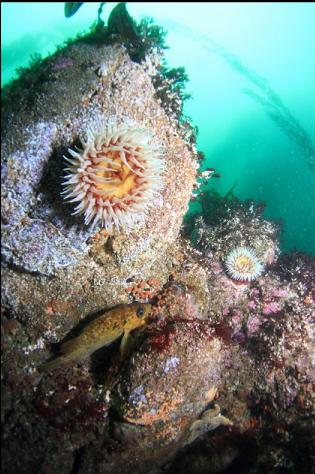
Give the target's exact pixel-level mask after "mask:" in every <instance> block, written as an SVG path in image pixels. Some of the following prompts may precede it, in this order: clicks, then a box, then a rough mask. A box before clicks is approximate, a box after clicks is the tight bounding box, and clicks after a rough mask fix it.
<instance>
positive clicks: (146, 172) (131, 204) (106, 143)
mask: <svg viewBox="0 0 315 474" xmlns="http://www.w3.org/2000/svg"><path fill="white" fill-rule="evenodd" d="M149 140H150V135H149V133H148V132H147V131H146V130H143V129H133V128H124V129H119V130H109V129H106V128H105V127H100V126H99V127H98V129H89V130H88V134H87V141H86V142H83V149H82V150H78V151H74V150H71V149H69V150H68V151H69V153H70V155H71V156H72V158H67V157H65V159H66V160H67V162H68V163H69V165H70V166H69V167H68V168H66V171H68V174H67V175H66V176H65V181H64V182H63V186H64V191H63V193H62V194H63V195H64V198H65V199H66V200H68V201H69V202H77V203H78V205H77V206H76V208H75V210H74V212H73V215H75V214H84V223H85V224H86V225H89V224H90V225H91V226H92V228H94V227H95V226H96V225H97V224H99V225H101V226H102V227H105V229H106V230H109V231H111V230H113V229H114V228H116V229H125V230H128V229H130V228H132V227H134V225H135V224H136V223H137V222H139V221H141V220H143V217H144V215H145V214H146V212H147V210H148V208H149V207H150V206H152V204H153V201H154V198H155V197H156V196H157V194H158V192H159V190H160V188H161V186H162V178H161V170H162V167H163V161H162V160H161V159H160V157H159V149H158V147H157V146H153V145H151V144H149Z"/></svg>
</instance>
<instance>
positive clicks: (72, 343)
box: [60, 337, 80, 354]
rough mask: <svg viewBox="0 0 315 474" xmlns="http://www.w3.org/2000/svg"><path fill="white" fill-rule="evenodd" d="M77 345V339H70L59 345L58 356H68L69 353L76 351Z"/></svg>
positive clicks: (78, 343)
mask: <svg viewBox="0 0 315 474" xmlns="http://www.w3.org/2000/svg"><path fill="white" fill-rule="evenodd" d="M79 345H80V341H79V337H75V338H73V339H70V340H69V341H66V342H64V343H63V344H61V347H60V354H68V353H69V352H73V351H74V350H75V349H78V346H79Z"/></svg>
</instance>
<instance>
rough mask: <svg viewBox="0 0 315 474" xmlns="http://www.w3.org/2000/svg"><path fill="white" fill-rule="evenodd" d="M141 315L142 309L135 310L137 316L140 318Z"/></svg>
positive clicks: (142, 313)
mask: <svg viewBox="0 0 315 474" xmlns="http://www.w3.org/2000/svg"><path fill="white" fill-rule="evenodd" d="M143 315H144V309H142V308H139V309H137V316H138V317H139V318H141V317H142V316H143Z"/></svg>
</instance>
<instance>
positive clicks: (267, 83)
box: [1, 2, 315, 254]
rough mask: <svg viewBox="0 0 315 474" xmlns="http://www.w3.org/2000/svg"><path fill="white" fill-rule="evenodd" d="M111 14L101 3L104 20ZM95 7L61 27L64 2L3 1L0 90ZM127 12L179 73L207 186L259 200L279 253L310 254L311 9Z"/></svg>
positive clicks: (314, 93)
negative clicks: (274, 229)
mask: <svg viewBox="0 0 315 474" xmlns="http://www.w3.org/2000/svg"><path fill="white" fill-rule="evenodd" d="M114 5H115V3H113V4H112V3H111V4H105V6H104V9H103V13H102V18H103V19H104V20H105V21H106V19H107V18H108V15H109V13H110V11H111V10H112V7H113V6H114ZM98 7H99V3H98V2H95V3H94V2H92V3H89V4H84V5H83V6H82V8H81V9H80V10H79V11H78V12H77V13H76V14H75V16H73V17H72V18H65V17H64V4H63V3H54V2H52V3H45V2H41V3H35V2H17V3H9V2H3V3H2V4H1V10H2V16H1V26H2V33H1V34H2V50H1V52H2V54H1V63H2V76H1V83H2V86H3V85H5V84H6V83H8V82H9V81H10V80H11V79H12V78H15V77H17V74H16V69H17V68H19V67H25V66H27V65H28V64H29V62H30V59H31V57H32V55H35V54H40V55H42V56H43V57H45V56H47V55H49V54H50V53H53V52H54V51H55V48H56V46H58V45H60V44H62V43H63V42H64V41H65V40H67V39H69V38H71V37H73V36H75V35H76V34H78V33H79V32H82V31H87V30H88V29H89V27H90V26H91V24H92V22H93V21H95V19H96V15H97V9H98ZM128 11H129V12H130V14H131V15H132V16H133V17H134V18H135V20H137V21H138V20H140V19H141V18H142V17H144V16H149V17H153V18H154V20H155V22H156V23H157V24H159V25H161V26H162V27H164V28H165V29H166V30H167V32H168V34H167V37H166V42H167V45H168V46H169V49H168V50H166V52H165V55H166V58H167V61H168V64H169V66H170V67H181V66H183V67H185V69H186V72H187V74H188V77H189V82H187V85H186V91H187V93H188V94H190V95H191V98H190V99H189V100H186V102H185V109H184V110H185V113H186V114H187V115H188V116H190V117H191V119H192V122H193V124H194V125H195V126H197V127H198V131H199V134H198V149H199V150H201V151H203V152H204V153H205V155H206V160H205V161H203V163H202V169H206V168H207V167H211V168H215V171H216V173H218V174H219V175H220V177H219V178H218V179H211V180H210V182H209V184H208V187H209V188H210V189H215V190H216V191H218V192H219V193H220V194H221V195H225V194H226V193H227V192H228V191H229V190H230V189H231V188H233V192H234V194H235V195H236V196H237V197H238V198H240V199H241V200H245V199H254V200H257V201H264V202H265V203H266V205H267V207H266V211H265V214H264V216H265V217H267V218H272V219H276V220H279V219H281V220H283V222H284V231H283V234H282V249H283V250H290V249H297V250H300V251H306V252H308V253H311V254H315V206H314V202H315V145H314V142H315V113H314V110H315V61H314V46H315V29H314V24H315V4H314V3H261V4H259V3H233V4H231V3H220V4H219V3H195V2H194V3H182V4H178V3H171V2H170V3H158V2H157V3H128ZM198 206H199V205H198V203H197V202H191V204H190V211H189V212H195V211H196V210H198Z"/></svg>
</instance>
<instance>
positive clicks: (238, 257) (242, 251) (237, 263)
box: [224, 247, 263, 282]
mask: <svg viewBox="0 0 315 474" xmlns="http://www.w3.org/2000/svg"><path fill="white" fill-rule="evenodd" d="M224 264H225V268H226V271H227V273H228V275H229V276H230V277H231V278H232V279H233V280H238V281H244V282H248V281H252V280H255V278H257V277H258V276H259V275H261V273H262V271H263V265H262V264H261V263H260V262H259V260H258V258H257V256H256V255H255V252H254V251H253V250H252V249H250V248H248V247H236V248H235V249H233V250H232V251H231V252H230V253H229V254H228V255H227V257H226V259H225V262H224Z"/></svg>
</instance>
